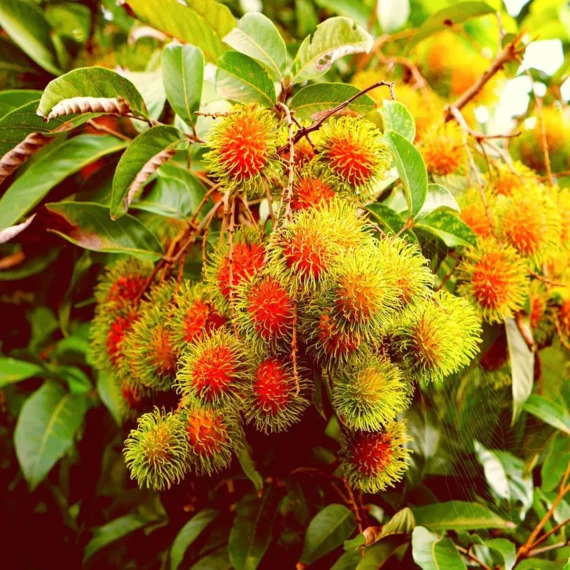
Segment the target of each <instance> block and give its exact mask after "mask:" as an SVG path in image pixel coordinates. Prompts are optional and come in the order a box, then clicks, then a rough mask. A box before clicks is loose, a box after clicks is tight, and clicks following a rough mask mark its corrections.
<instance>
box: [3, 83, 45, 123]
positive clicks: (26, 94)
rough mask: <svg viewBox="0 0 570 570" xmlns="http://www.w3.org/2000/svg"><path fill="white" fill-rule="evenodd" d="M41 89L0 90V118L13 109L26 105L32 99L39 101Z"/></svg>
mask: <svg viewBox="0 0 570 570" xmlns="http://www.w3.org/2000/svg"><path fill="white" fill-rule="evenodd" d="M41 96H42V92H41V91H36V90H35V89H11V90H8V91H0V119H1V118H2V117H4V115H7V114H8V113H10V112H11V111H13V110H14V109H18V107H22V106H24V105H26V103H30V102H32V101H39V99H40V97H41Z"/></svg>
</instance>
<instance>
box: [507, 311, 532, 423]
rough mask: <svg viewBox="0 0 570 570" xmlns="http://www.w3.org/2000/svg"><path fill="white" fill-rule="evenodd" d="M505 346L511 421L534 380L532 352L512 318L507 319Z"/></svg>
mask: <svg viewBox="0 0 570 570" xmlns="http://www.w3.org/2000/svg"><path fill="white" fill-rule="evenodd" d="M505 330H506V332H507V346H508V348H509V362H510V364H511V376H512V392H513V423H514V422H515V420H516V419H517V417H518V416H519V414H520V412H521V410H522V409H523V406H524V403H525V402H526V401H527V398H528V397H529V396H530V394H531V393H532V385H533V381H534V353H532V352H531V351H530V349H529V348H528V345H527V344H526V342H525V340H524V338H523V336H522V334H521V332H520V331H519V329H518V327H517V324H516V322H515V320H514V319H507V321H506V323H505Z"/></svg>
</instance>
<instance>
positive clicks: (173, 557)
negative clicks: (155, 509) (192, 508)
mask: <svg viewBox="0 0 570 570" xmlns="http://www.w3.org/2000/svg"><path fill="white" fill-rule="evenodd" d="M217 516H218V511H216V510H215V509H203V510H201V511H200V512H199V513H196V514H195V515H194V516H193V517H192V518H191V519H190V520H189V521H188V522H187V523H186V524H185V525H184V526H183V527H182V528H181V529H180V530H179V531H178V534H177V535H176V538H175V539H174V542H173V543H172V546H171V547H170V570H178V566H180V563H181V562H182V560H183V559H184V554H185V552H186V550H187V549H188V547H189V546H190V545H191V544H192V543H193V542H194V541H195V540H196V539H197V538H198V537H199V536H200V534H201V533H202V531H203V530H204V529H205V528H206V527H207V526H208V525H209V524H210V523H211V522H212V521H213V520H214V519H215V518H216V517H217Z"/></svg>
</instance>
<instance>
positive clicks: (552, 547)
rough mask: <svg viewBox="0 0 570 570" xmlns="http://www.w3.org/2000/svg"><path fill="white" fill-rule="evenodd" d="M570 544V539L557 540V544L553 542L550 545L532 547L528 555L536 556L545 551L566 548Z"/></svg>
mask: <svg viewBox="0 0 570 570" xmlns="http://www.w3.org/2000/svg"><path fill="white" fill-rule="evenodd" d="M569 544H570V539H568V540H566V541H564V542H557V543H556V544H551V545H550V546H544V547H543V548H536V549H532V550H531V551H530V552H529V553H528V555H529V556H535V555H537V554H543V553H544V552H549V551H550V550H556V549H557V548H564V547H565V546H568V545H569Z"/></svg>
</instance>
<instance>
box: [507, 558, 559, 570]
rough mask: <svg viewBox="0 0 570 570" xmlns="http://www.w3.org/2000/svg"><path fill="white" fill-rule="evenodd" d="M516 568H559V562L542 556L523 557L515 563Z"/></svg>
mask: <svg viewBox="0 0 570 570" xmlns="http://www.w3.org/2000/svg"><path fill="white" fill-rule="evenodd" d="M516 570H560V564H559V563H558V562H553V561H552V560H545V559H544V558H525V559H524V560H521V561H520V562H519V563H518V564H517V565H516ZM564 570H566V568H564Z"/></svg>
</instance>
